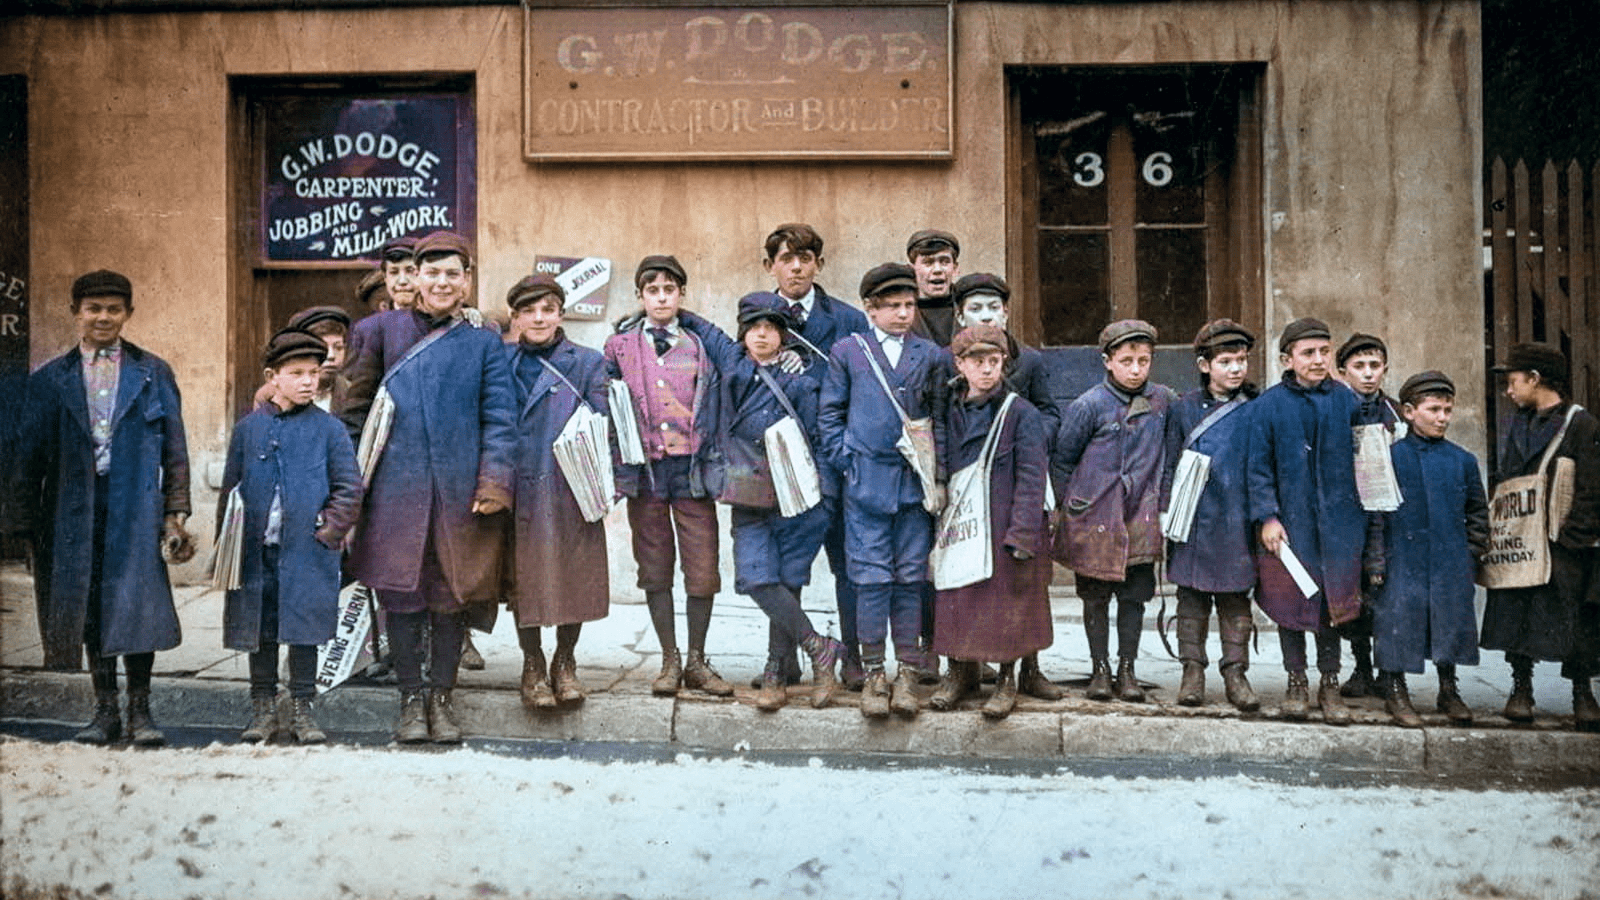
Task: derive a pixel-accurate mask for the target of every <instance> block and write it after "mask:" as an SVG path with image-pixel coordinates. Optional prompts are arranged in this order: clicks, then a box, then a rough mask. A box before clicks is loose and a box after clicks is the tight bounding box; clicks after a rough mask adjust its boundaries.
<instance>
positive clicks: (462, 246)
mask: <svg viewBox="0 0 1600 900" xmlns="http://www.w3.org/2000/svg"><path fill="white" fill-rule="evenodd" d="M415 252H416V256H417V262H419V263H420V262H422V261H423V259H424V258H425V257H429V256H443V255H447V254H454V255H456V256H459V257H461V261H462V262H464V263H466V264H467V267H468V268H471V266H472V245H471V244H469V243H467V239H466V238H464V237H462V236H461V235H459V234H456V233H455V232H454V231H435V232H432V233H430V234H425V235H423V236H422V237H421V239H419V240H418V241H417V246H416V248H415Z"/></svg>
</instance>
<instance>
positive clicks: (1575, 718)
mask: <svg viewBox="0 0 1600 900" xmlns="http://www.w3.org/2000/svg"><path fill="white" fill-rule="evenodd" d="M1572 724H1573V726H1574V727H1575V728H1577V729H1578V730H1579V731H1600V703H1596V702H1595V699H1594V685H1592V684H1590V682H1589V678H1588V676H1582V677H1579V678H1574V679H1572Z"/></svg>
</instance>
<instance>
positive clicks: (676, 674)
mask: <svg viewBox="0 0 1600 900" xmlns="http://www.w3.org/2000/svg"><path fill="white" fill-rule="evenodd" d="M682 684H683V662H682V660H681V659H680V658H679V656H678V648H677V647H673V648H672V649H670V650H662V651H661V674H659V675H657V676H656V680H655V681H652V682H650V693H652V694H655V695H656V696H657V697H671V696H675V695H676V694H677V693H678V688H679V687H680V686H681V685H682Z"/></svg>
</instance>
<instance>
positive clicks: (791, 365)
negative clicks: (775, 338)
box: [772, 350, 806, 375]
mask: <svg viewBox="0 0 1600 900" xmlns="http://www.w3.org/2000/svg"><path fill="white" fill-rule="evenodd" d="M772 364H773V365H775V366H777V367H778V369H779V371H782V372H787V373H788V374H790V375H799V374H800V373H801V372H804V371H805V370H806V364H805V360H802V359H801V358H800V354H798V353H796V352H794V351H793V350H779V351H778V355H777V356H775V357H773V360H772Z"/></svg>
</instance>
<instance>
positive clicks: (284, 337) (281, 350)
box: [261, 327, 328, 369]
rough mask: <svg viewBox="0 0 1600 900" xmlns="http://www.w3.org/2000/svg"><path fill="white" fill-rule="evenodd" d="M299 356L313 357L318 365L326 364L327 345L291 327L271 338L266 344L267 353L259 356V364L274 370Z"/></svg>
mask: <svg viewBox="0 0 1600 900" xmlns="http://www.w3.org/2000/svg"><path fill="white" fill-rule="evenodd" d="M301 356H315V357H316V358H317V362H318V363H322V362H326V361H327V359H328V345H327V344H324V343H323V342H322V338H319V337H317V336H316V335H314V334H312V333H311V332H309V331H301V330H300V329H299V328H293V327H291V328H285V329H283V330H282V331H280V332H278V333H277V334H275V335H273V336H272V340H270V341H268V342H267V352H265V353H263V354H262V355H261V362H262V364H263V365H265V366H266V367H267V368H269V369H276V368H277V367H278V366H281V365H283V364H284V363H286V362H288V361H289V360H291V359H296V358H298V357H301Z"/></svg>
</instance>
